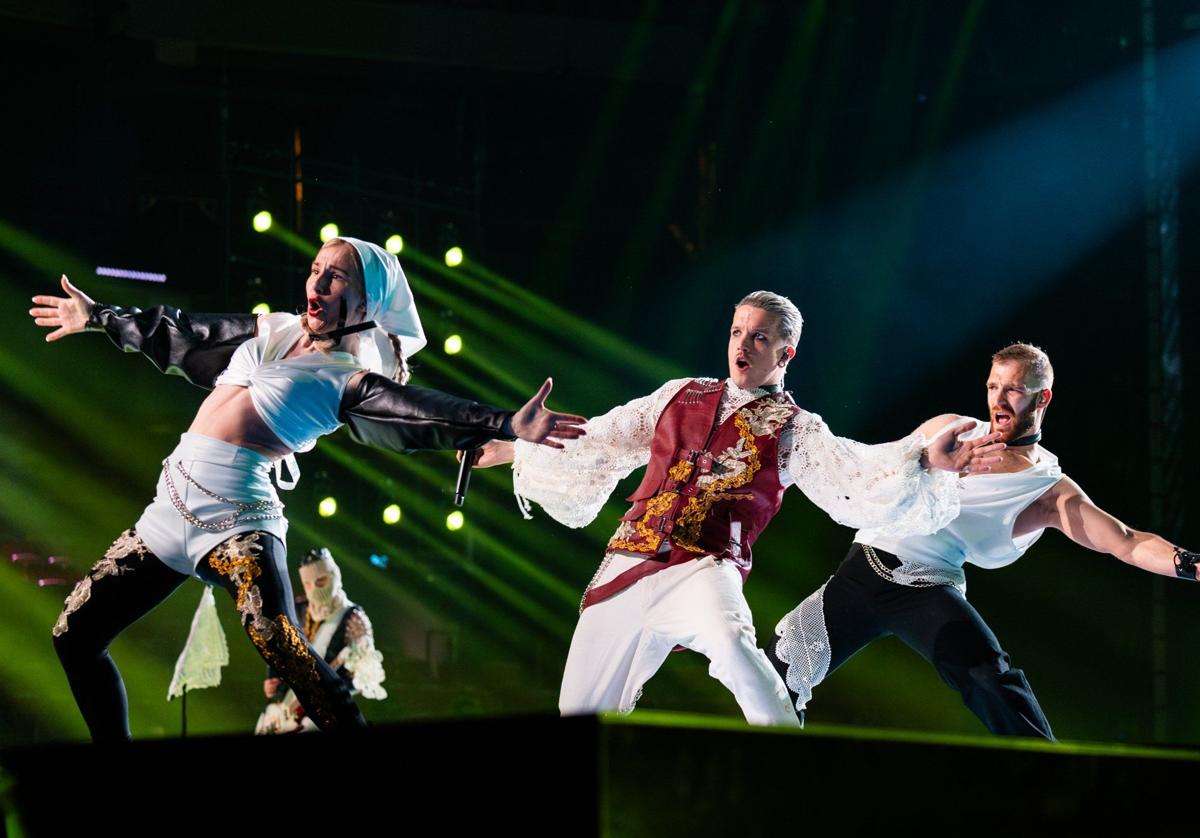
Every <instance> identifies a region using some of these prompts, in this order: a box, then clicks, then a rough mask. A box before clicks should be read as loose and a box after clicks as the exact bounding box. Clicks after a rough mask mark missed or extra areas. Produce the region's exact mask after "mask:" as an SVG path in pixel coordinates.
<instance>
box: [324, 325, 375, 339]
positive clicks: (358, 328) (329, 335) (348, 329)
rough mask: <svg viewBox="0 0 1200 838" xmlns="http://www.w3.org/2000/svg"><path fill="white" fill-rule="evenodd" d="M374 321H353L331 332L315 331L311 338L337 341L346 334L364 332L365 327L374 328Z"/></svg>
mask: <svg viewBox="0 0 1200 838" xmlns="http://www.w3.org/2000/svg"><path fill="white" fill-rule="evenodd" d="M374 328H375V321H374V320H367V321H365V322H363V323H355V324H354V325H353V326H343V327H342V328H340V329H334V330H333V331H331V332H317V333H315V334H313V336H312V338H313V340H332V341H339V340H341V339H342V338H344V337H345V336H346V335H353V334H355V333H357V332H365V331H366V330H367V329H374Z"/></svg>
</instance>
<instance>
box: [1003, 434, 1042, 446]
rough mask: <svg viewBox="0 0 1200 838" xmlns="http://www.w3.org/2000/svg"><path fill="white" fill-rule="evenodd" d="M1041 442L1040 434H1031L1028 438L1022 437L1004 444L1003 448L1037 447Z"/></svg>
mask: <svg viewBox="0 0 1200 838" xmlns="http://www.w3.org/2000/svg"><path fill="white" fill-rule="evenodd" d="M1041 441H1042V432H1041V431H1038V432H1037V433H1032V434H1030V435H1029V436H1023V437H1021V438H1020V439H1014V440H1013V441H1012V442H1006V443H1004V447H1005V448H1020V447H1021V446H1022V445H1037V444H1038V443H1039V442H1041Z"/></svg>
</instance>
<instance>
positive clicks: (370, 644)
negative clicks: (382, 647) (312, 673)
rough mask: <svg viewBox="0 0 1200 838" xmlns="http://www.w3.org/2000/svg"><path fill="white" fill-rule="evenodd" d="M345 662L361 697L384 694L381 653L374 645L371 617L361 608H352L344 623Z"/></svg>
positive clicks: (380, 697) (377, 698)
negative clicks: (345, 623) (368, 617)
mask: <svg viewBox="0 0 1200 838" xmlns="http://www.w3.org/2000/svg"><path fill="white" fill-rule="evenodd" d="M343 654H345V656H346V658H345V663H344V666H345V667H346V670H347V671H348V672H349V673H350V676H351V677H352V678H353V680H354V689H356V690H358V692H359V693H360V694H361V695H362V697H363V698H374V699H376V700H380V699H384V698H387V690H385V689H384V688H383V678H384V675H383V653H382V652H380V651H379V650H378V649H376V648H375V634H374V632H372V631H371V621H370V620H369V619H367V615H366V612H364V611H363V610H362V609H357V610H355V611H354V612H353V613H352V614H351V615H350V617H349V620H348V622H347V625H346V649H345V651H344V652H343Z"/></svg>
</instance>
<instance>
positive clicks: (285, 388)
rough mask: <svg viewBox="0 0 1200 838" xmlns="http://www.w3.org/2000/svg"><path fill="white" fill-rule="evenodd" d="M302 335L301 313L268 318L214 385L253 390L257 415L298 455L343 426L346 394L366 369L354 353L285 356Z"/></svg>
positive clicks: (267, 315) (269, 316)
mask: <svg viewBox="0 0 1200 838" xmlns="http://www.w3.org/2000/svg"><path fill="white" fill-rule="evenodd" d="M303 334H304V330H303V328H302V327H301V326H300V317H299V316H298V315H295V314H284V313H277V314H264V315H263V316H262V317H260V318H258V336H257V337H255V338H254V339H252V340H248V341H246V342H245V343H243V344H242V345H241V346H239V347H238V348H237V351H236V352H234V353H233V357H232V358H231V359H230V360H229V366H228V367H226V368H225V371H224V372H222V373H221V374H220V375H219V376H217V379H216V381H215V382H214V383H216V384H233V385H236V386H240V387H246V388H248V389H249V390H250V400H251V401H252V402H253V403H254V409H255V410H256V411H257V412H258V415H259V416H260V417H261V418H262V420H263V422H265V423H266V425H267V427H268V428H270V429H271V431H272V432H274V434H275V436H277V437H279V440H280V442H282V443H283V444H284V445H286V446H287V447H288V448H290V449H292V450H293V451H310V450H312V448H313V446H314V445H316V444H317V438H318V437H321V436H324V435H325V434H331V433H333V432H334V431H336V430H337V429H338V428H339V427H341V425H342V422H341V420H339V419H338V411H339V407H340V406H341V403H342V394H343V393H345V391H346V386H347V384H349V383H350V379H351V378H352V377H353V376H354V374H355V373H357V372H360V371H361V370H362V369H363V367H362V365H361V364H360V363H359V361H358V359H357V358H356V357H355V356H353V355H351V354H350V353H349V352H329V353H325V352H313V353H310V354H306V355H297V356H295V357H292V358H285V357H284V355H286V354H287V352H288V350H289V349H291V348H292V347H293V346H294V345H295V344H296V341H298V340H300V338H301V337H302V336H303ZM289 466H290V464H289Z"/></svg>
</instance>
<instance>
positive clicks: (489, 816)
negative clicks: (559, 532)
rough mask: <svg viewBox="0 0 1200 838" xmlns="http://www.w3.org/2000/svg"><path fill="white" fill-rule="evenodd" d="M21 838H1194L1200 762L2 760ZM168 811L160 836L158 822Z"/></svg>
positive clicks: (701, 727)
mask: <svg viewBox="0 0 1200 838" xmlns="http://www.w3.org/2000/svg"><path fill="white" fill-rule="evenodd" d="M0 766H2V767H3V771H4V779H5V781H6V782H5V792H4V796H3V801H2V802H3V806H4V810H5V815H6V818H5V824H6V828H7V833H6V834H8V835H13V834H18V833H19V834H25V835H61V834H64V833H65V832H66V831H67V830H68V829H74V828H90V829H94V828H97V827H104V828H120V829H121V830H122V834H125V835H128V834H143V833H145V834H156V835H158V834H163V833H171V832H183V833H184V834H192V833H193V832H203V833H206V834H208V833H213V832H216V833H222V832H227V831H230V830H235V831H236V832H237V833H238V834H243V833H244V832H245V830H247V829H250V828H253V829H255V830H258V829H271V830H278V829H283V830H286V831H287V832H289V833H291V832H294V831H295V830H300V831H301V832H303V831H304V830H305V829H306V828H308V827H309V826H315V825H316V823H317V822H324V823H325V824H326V825H329V824H334V825H337V827H338V830H339V831H342V830H344V831H347V832H349V833H359V832H377V831H379V829H380V828H385V829H387V830H388V831H395V832H397V833H400V832H408V831H420V832H422V833H425V832H433V831H437V832H449V833H451V834H454V833H457V832H460V831H461V830H464V829H467V828H470V829H488V830H490V831H498V832H517V833H519V834H523V835H530V834H534V835H543V834H549V835H572V836H573V835H620V836H624V835H652V836H674V835H684V834H701V835H716V834H735V835H767V834H788V835H793V834H799V835H806V834H814V833H826V832H827V833H831V834H839V835H841V834H879V833H883V832H886V833H890V834H896V833H900V834H906V833H916V832H921V833H924V834H942V833H951V832H953V833H955V834H957V835H963V836H970V835H991V834H997V833H1001V832H1003V833H1010V834H1011V833H1016V834H1021V835H1043V834H1045V835H1050V834H1053V835H1077V834H1078V835H1083V834H1095V833H1096V832H1097V831H1104V832H1106V833H1108V832H1113V831H1123V832H1127V833H1129V834H1133V835H1195V834H1197V833H1198V832H1200V830H1197V828H1196V827H1195V826H1194V825H1193V824H1194V823H1195V816H1194V814H1193V813H1192V811H1191V809H1192V806H1191V801H1192V799H1193V798H1192V793H1193V792H1192V789H1193V787H1194V785H1195V783H1196V781H1197V779H1200V751H1197V750H1192V749H1171V748H1150V747H1136V746H1121V745H1101V744H1090V743H1076V742H1069V743H1057V744H1052V743H1044V742H1038V741H1032V740H1002V739H997V738H990V737H974V736H962V735H947V734H936V733H928V734H926V733H915V732H911V731H895V730H880V729H868V728H852V727H834V726H820V725H812V726H810V727H809V728H808V729H806V730H804V731H781V730H774V729H757V728H750V727H747V726H746V725H745V724H744V723H742V722H741V721H739V720H736V719H731V718H717V717H709V716H695V715H687V714H676V713H657V712H645V711H638V712H636V713H634V714H633V715H631V716H628V717H626V716H616V715H612V716H608V715H606V716H601V717H578V718H570V719H560V718H556V717H550V716H530V717H506V718H469V719H454V720H444V721H421V722H412V723H407V724H401V725H390V726H379V727H374V728H371V729H370V730H369V731H368V732H367V733H365V734H363V735H358V736H352V737H334V736H323V735H320V734H312V735H297V736H285V737H275V738H270V739H267V738H254V737H211V738H189V739H170V740H165V739H163V740H151V741H140V742H135V743H133V744H131V745H128V746H124V747H94V746H90V745H82V744H69V745H55V746H43V747H38V748H20V749H12V750H8V751H5V752H3V754H0ZM164 809H165V811H167V812H169V814H168V815H167V816H166V820H160V819H158V815H157V814H156V813H158V812H162V811H164Z"/></svg>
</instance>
